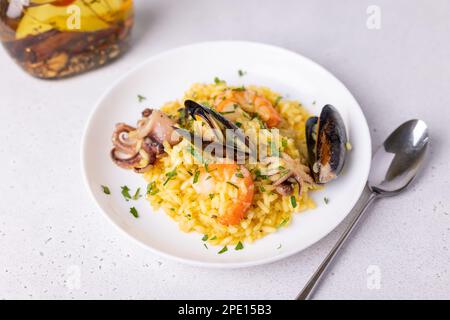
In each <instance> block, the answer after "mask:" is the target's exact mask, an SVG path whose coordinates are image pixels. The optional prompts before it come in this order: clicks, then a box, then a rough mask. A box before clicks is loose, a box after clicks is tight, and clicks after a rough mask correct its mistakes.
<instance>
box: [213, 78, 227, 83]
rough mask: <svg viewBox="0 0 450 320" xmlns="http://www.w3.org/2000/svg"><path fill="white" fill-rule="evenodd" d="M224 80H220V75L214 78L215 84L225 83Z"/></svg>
mask: <svg viewBox="0 0 450 320" xmlns="http://www.w3.org/2000/svg"><path fill="white" fill-rule="evenodd" d="M224 82H225V81H223V80H220V78H219V77H215V78H214V83H215V84H221V83H224Z"/></svg>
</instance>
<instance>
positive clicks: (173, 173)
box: [163, 169, 177, 186]
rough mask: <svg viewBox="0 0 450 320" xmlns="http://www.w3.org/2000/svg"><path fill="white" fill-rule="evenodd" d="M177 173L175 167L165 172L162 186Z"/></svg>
mask: <svg viewBox="0 0 450 320" xmlns="http://www.w3.org/2000/svg"><path fill="white" fill-rule="evenodd" d="M176 175H177V169H173V170H172V171H170V172H167V173H166V177H167V179H166V181H164V183H163V186H165V185H166V184H167V183H168V182H169V181H170V180H171V179H172V178H173V177H175V176H176Z"/></svg>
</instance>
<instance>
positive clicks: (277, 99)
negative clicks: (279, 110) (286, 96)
mask: <svg viewBox="0 0 450 320" xmlns="http://www.w3.org/2000/svg"><path fill="white" fill-rule="evenodd" d="M281 99H283V97H282V96H278V97H277V98H276V99H275V103H274V106H275V107H276V106H277V105H278V103H279V102H280V100H281Z"/></svg>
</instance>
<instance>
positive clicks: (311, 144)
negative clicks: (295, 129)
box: [305, 117, 319, 168]
mask: <svg viewBox="0 0 450 320" xmlns="http://www.w3.org/2000/svg"><path fill="white" fill-rule="evenodd" d="M318 122H319V118H318V117H310V118H309V119H308V120H307V121H306V125H305V130H306V135H305V136H306V148H307V151H308V164H309V166H310V167H311V168H312V167H313V165H314V163H315V162H316V144H317V123H318Z"/></svg>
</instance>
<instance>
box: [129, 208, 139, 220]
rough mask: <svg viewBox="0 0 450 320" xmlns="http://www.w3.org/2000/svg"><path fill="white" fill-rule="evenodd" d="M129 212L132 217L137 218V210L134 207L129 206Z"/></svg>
mask: <svg viewBox="0 0 450 320" xmlns="http://www.w3.org/2000/svg"><path fill="white" fill-rule="evenodd" d="M130 213H131V214H132V215H133V217H135V218H139V214H138V211H137V210H136V208H135V207H131V208H130Z"/></svg>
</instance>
